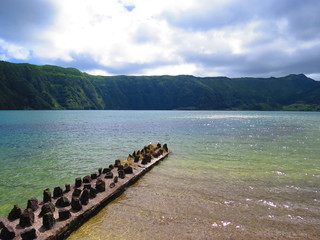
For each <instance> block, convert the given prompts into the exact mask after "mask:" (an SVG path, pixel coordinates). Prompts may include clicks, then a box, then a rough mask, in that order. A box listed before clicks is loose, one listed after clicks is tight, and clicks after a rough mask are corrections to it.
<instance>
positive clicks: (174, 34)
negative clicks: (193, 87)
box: [0, 0, 320, 80]
mask: <svg viewBox="0 0 320 240" xmlns="http://www.w3.org/2000/svg"><path fill="white" fill-rule="evenodd" d="M0 60H3V61H9V62H15V63H22V62H26V63H31V64H37V65H45V64H51V65H58V66H62V67H74V68H77V69H79V70H81V71H83V72H87V73H89V74H93V75H180V74H183V75H194V76H199V77H205V76H227V77H271V76H273V77H280V76H286V75H289V74H300V73H303V74H306V75H307V76H309V77H311V78H313V79H316V80H320V1H319V0H266V1H261V0H1V1H0Z"/></svg>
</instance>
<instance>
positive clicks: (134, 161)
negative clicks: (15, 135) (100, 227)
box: [0, 144, 170, 240]
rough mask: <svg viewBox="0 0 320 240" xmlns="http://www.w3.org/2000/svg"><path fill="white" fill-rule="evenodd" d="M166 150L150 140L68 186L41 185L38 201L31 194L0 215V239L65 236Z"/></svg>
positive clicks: (167, 152)
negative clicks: (122, 157)
mask: <svg viewBox="0 0 320 240" xmlns="http://www.w3.org/2000/svg"><path fill="white" fill-rule="evenodd" d="M169 153H170V151H169V150H168V147H167V144H164V145H163V146H162V145H161V144H157V145H151V144H150V145H148V146H145V147H144V148H143V149H142V150H139V151H134V152H133V153H132V154H129V156H128V158H127V160H121V159H117V160H115V163H114V164H111V165H109V166H108V167H105V168H99V169H98V171H97V172H95V173H92V174H91V175H87V176H84V177H82V178H81V177H79V178H76V179H75V184H74V185H72V186H71V185H70V184H65V187H64V188H63V189H62V188H61V187H55V188H54V189H53V191H52V192H51V190H50V189H45V190H44V191H43V199H42V200H41V201H40V200H38V199H35V198H31V199H29V200H28V202H27V206H26V208H25V209H21V208H20V207H19V206H17V205H15V206H14V207H13V208H12V210H11V211H10V213H9V215H8V216H7V217H4V218H1V219H0V230H1V231H0V239H47V240H57V239H65V238H66V237H68V236H69V235H70V233H71V232H72V231H74V230H76V229H77V228H79V227H80V226H81V225H82V224H83V223H84V222H86V221H87V220H89V219H90V218H91V217H92V216H94V215H95V214H97V213H98V212H99V211H100V210H101V209H102V208H103V207H105V206H106V204H108V203H109V202H110V201H112V200H113V199H115V198H116V197H118V196H119V195H120V194H121V193H122V192H123V191H124V190H125V189H126V188H127V187H128V186H130V185H131V184H133V183H134V182H136V181H137V180H138V179H139V178H141V177H142V176H143V175H144V174H145V173H146V172H147V171H149V170H150V169H151V168H152V167H153V166H155V165H156V164H157V163H159V162H160V161H161V160H162V159H164V158H165V157H167V156H168V154H169Z"/></svg>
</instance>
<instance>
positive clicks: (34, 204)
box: [27, 198, 39, 211]
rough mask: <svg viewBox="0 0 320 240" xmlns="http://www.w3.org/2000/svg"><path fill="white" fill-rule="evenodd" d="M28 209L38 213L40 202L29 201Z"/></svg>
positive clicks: (35, 200)
mask: <svg viewBox="0 0 320 240" xmlns="http://www.w3.org/2000/svg"><path fill="white" fill-rule="evenodd" d="M27 208H31V210H32V211H36V210H37V209H38V208H39V202H38V199H36V198H31V199H29V200H28V204H27Z"/></svg>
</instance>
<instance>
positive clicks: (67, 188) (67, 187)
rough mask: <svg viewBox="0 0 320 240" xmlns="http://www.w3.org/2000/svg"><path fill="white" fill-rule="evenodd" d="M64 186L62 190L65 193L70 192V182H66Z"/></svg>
mask: <svg viewBox="0 0 320 240" xmlns="http://www.w3.org/2000/svg"><path fill="white" fill-rule="evenodd" d="M64 186H65V187H66V189H65V190H64V192H65V193H67V192H70V190H71V187H70V184H68V183H66V184H65V185H64Z"/></svg>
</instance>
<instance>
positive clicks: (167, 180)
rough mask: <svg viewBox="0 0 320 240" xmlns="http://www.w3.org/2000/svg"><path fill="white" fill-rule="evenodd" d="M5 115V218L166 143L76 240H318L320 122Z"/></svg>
mask: <svg viewBox="0 0 320 240" xmlns="http://www.w3.org/2000/svg"><path fill="white" fill-rule="evenodd" d="M0 114H2V115H3V114H7V116H6V119H9V120H6V121H4V120H0V133H1V136H6V137H1V138H0V150H1V151H0V152H1V154H2V156H1V158H0V161H1V162H2V165H3V166H4V167H3V168H2V169H0V173H1V179H0V184H1V187H0V203H1V208H2V213H4V212H5V211H8V209H9V210H10V208H11V207H12V205H13V204H14V203H16V201H18V203H19V204H20V202H19V201H22V200H23V201H24V202H26V199H23V198H24V197H25V195H27V198H29V197H32V196H30V194H31V192H33V193H34V194H35V196H37V195H38V196H39V195H40V197H41V193H42V190H43V189H44V188H46V187H48V186H49V187H51V188H52V187H54V186H56V185H60V186H63V185H64V183H66V182H71V183H72V182H73V181H74V178H75V177H78V176H83V175H85V174H88V173H91V172H92V171H93V170H95V169H97V168H99V167H103V166H105V165H109V163H111V162H113V161H114V159H116V158H119V157H126V155H127V154H128V153H131V152H132V151H133V150H136V149H139V148H141V147H142V145H144V144H148V143H149V142H154V143H155V142H157V141H160V142H162V143H164V142H167V143H168V145H169V147H170V149H171V150H172V151H173V154H172V155H170V157H169V158H168V159H166V160H165V161H163V162H162V163H161V164H160V165H158V166H157V167H156V168H154V169H153V170H152V171H150V172H149V173H148V174H147V175H145V176H144V177H143V178H142V179H141V180H139V181H138V182H137V183H136V184H135V185H133V186H132V187H130V188H128V189H127V190H126V192H125V193H124V194H123V195H122V196H121V197H120V198H118V199H116V200H115V201H114V202H112V203H111V204H109V205H108V206H107V207H106V208H104V209H103V210H102V211H101V212H100V213H99V214H98V215H97V216H96V217H94V218H92V219H91V220H90V221H89V222H88V223H86V224H85V225H84V226H82V227H81V228H80V229H79V230H78V231H77V232H75V233H74V234H72V235H71V236H70V239H134V238H138V239H271V238H274V239H293V238H298V239H319V238H320V232H319V231H320V230H319V227H318V226H319V225H320V205H319V203H320V193H319V191H320V184H319V176H320V167H319V166H320V165H319V161H320V160H319V156H320V149H319V145H320V127H319V126H320V124H319V123H320V114H319V113H281V112H280V113H279V112H210V111H208V112H187V111H186V112H184V111H40V112H27V114H26V113H23V114H24V115H25V117H24V118H23V119H22V118H21V117H20V118H15V119H12V118H13V115H15V116H16V115H19V114H20V112H0ZM28 114H29V115H30V116H29V117H28ZM34 115H38V116H39V115H41V117H35V116H34ZM10 117H11V120H10ZM0 119H4V118H0ZM65 166H68V167H65ZM21 167H22V168H23V170H21ZM3 176H5V177H3ZM30 189H31V190H30ZM20 198H22V200H20ZM7 203H8V204H10V205H9V206H10V207H9V206H8V207H3V206H6V204H7ZM0 210H1V209H0Z"/></svg>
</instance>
